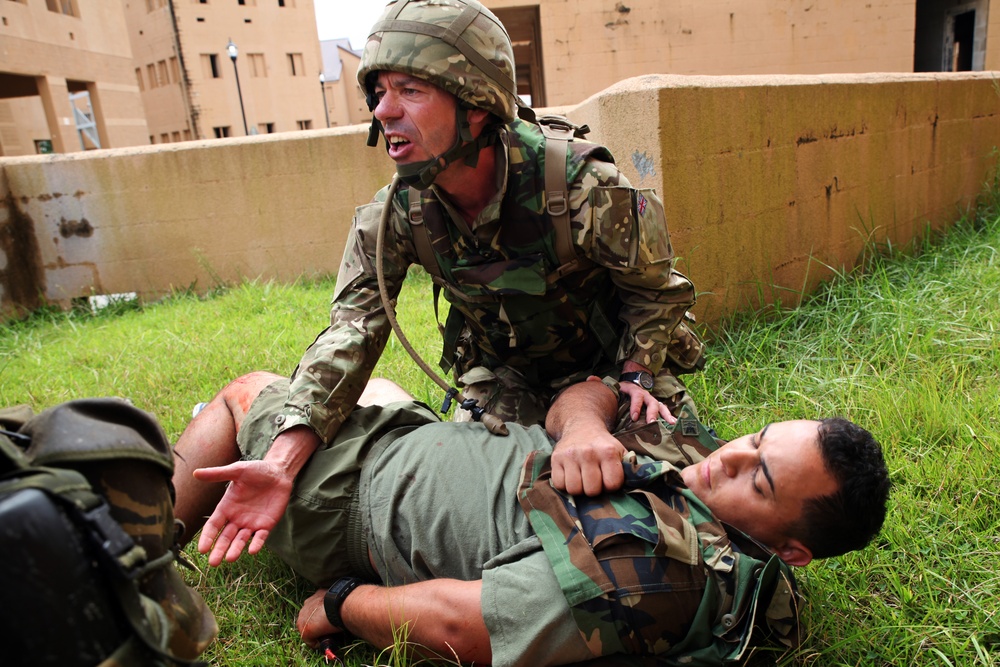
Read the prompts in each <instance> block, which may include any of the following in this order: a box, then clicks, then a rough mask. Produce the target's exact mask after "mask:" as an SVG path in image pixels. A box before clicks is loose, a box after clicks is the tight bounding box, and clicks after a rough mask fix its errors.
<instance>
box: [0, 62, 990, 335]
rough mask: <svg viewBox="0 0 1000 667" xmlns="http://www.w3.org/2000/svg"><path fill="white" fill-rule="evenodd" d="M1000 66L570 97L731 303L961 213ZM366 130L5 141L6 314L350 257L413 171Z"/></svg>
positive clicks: (1, 232)
mask: <svg viewBox="0 0 1000 667" xmlns="http://www.w3.org/2000/svg"><path fill="white" fill-rule="evenodd" d="M998 77H1000V73H966V74H947V75H945V74H928V75H922V74H870V75H819V76H743V77H706V76H696V77H692V76H643V77H638V78H635V79H629V80H627V81H623V82H621V83H619V84H617V85H615V86H613V87H611V88H609V89H607V90H605V91H604V92H602V93H600V94H598V95H596V96H594V97H592V98H590V99H589V100H587V101H585V102H584V103H582V104H580V105H579V106H577V107H574V108H571V109H569V111H568V114H569V116H570V117H571V118H572V119H573V120H575V121H577V122H586V123H588V124H589V125H590V126H591V128H593V130H594V132H593V133H592V134H591V136H590V138H591V139H593V140H595V141H599V142H602V143H605V144H606V145H607V146H609V147H610V148H611V150H612V151H613V152H614V154H615V155H616V156H617V158H618V163H619V166H620V167H621V168H622V170H623V171H624V172H625V173H626V175H627V176H628V177H629V178H630V179H631V180H632V182H633V183H634V184H636V185H638V186H643V187H655V188H656V189H657V190H658V191H659V192H660V193H661V194H662V195H663V198H664V202H665V205H666V209H667V214H668V219H669V223H670V228H671V234H672V237H673V241H674V246H675V248H676V251H677V253H678V254H679V255H680V256H682V258H683V260H682V262H681V267H680V268H681V270H682V271H684V272H685V273H688V274H689V275H690V276H691V277H692V278H693V279H694V281H695V284H696V285H697V287H698V289H699V290H700V291H701V292H702V293H703V294H702V296H701V297H700V300H699V305H698V307H697V309H696V311H697V312H698V314H699V315H700V316H702V318H703V319H708V320H712V319H714V318H716V317H718V316H719V315H721V314H723V313H725V312H730V311H732V310H734V309H739V308H743V307H746V306H747V305H748V304H749V305H757V304H756V299H757V295H758V287H759V286H760V285H761V284H763V285H765V286H770V285H775V286H777V287H778V289H777V290H774V295H777V298H782V299H784V300H786V301H794V300H795V299H796V298H797V295H798V294H799V293H800V292H801V291H802V290H803V289H805V290H809V289H812V288H813V287H814V286H815V285H816V283H817V282H818V281H819V280H821V279H823V278H825V277H827V276H829V275H830V268H829V267H834V268H839V267H842V266H850V265H852V264H853V262H854V261H855V260H856V258H857V256H858V254H859V252H860V251H861V249H862V247H863V244H864V242H865V241H866V240H868V239H871V240H875V241H886V240H888V241H891V242H892V243H894V244H897V245H903V244H905V243H907V242H908V241H910V240H911V239H912V238H914V236H918V235H920V234H922V233H924V231H925V229H926V228H927V224H928V223H929V224H930V226H931V227H932V228H939V227H941V226H943V225H945V224H947V223H948V222H950V221H952V220H954V219H955V218H956V217H957V216H958V215H959V213H960V211H961V210H963V209H964V208H966V207H968V206H969V205H970V204H971V203H972V202H973V200H974V198H975V196H976V195H977V194H978V193H979V192H980V190H981V189H982V187H983V184H984V183H985V181H986V180H987V178H988V177H989V175H990V174H991V173H992V169H993V168H994V167H995V165H996V157H995V154H994V151H993V148H994V146H1000V94H998V84H997V83H996V79H997V78H998ZM366 134H367V128H366V127H365V126H353V127H348V128H337V129H332V130H316V131H311V132H302V133H294V134H281V135H271V136H258V137H249V138H240V139H225V140H214V141H202V142H187V143H180V144H169V145H165V146H159V145H158V146H149V147H138V148H128V149H116V150H103V151H94V152H90V153H82V154H81V153H77V154H71V155H51V156H33V157H26V158H3V159H0V312H4V313H8V314H9V313H11V312H20V311H23V310H24V309H30V308H33V307H37V306H38V305H39V304H40V303H41V302H42V300H43V299H44V300H47V301H52V302H64V301H67V300H69V299H72V298H74V297H78V296H88V295H90V294H93V293H103V294H111V293H119V292H138V293H139V294H140V295H141V296H143V297H144V298H155V297H157V296H160V295H162V294H164V293H167V292H169V291H170V290H171V289H176V288H187V287H191V286H194V287H195V288H196V289H199V290H203V289H208V288H210V287H212V286H213V285H215V284H216V283H218V282H220V281H235V280H239V279H241V278H244V277H267V278H276V279H279V280H292V279H294V278H296V277H298V276H301V275H314V274H323V273H335V272H336V271H337V267H338V265H339V261H340V256H341V254H342V252H343V244H344V240H345V237H346V234H347V230H348V228H349V225H350V221H351V217H352V214H353V210H354V207H355V206H357V205H359V204H362V203H366V202H368V201H369V200H370V199H371V196H372V195H373V194H374V193H375V191H376V190H378V189H379V188H380V187H381V186H382V185H384V184H385V183H386V182H388V180H389V179H390V177H391V175H392V172H393V166H392V164H391V162H390V161H389V160H388V159H387V158H386V157H385V155H384V153H383V151H382V149H381V148H376V149H371V148H367V147H366V146H365V137H366ZM765 291H766V292H768V293H769V294H770V293H771V290H769V289H768V290H765Z"/></svg>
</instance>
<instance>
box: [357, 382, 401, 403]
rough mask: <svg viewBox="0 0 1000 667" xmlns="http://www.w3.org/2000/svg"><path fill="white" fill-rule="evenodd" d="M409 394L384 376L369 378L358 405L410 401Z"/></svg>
mask: <svg viewBox="0 0 1000 667" xmlns="http://www.w3.org/2000/svg"><path fill="white" fill-rule="evenodd" d="M412 400H413V396H411V395H410V394H409V393H407V391H406V390H405V389H403V388H402V387H400V386H399V385H398V384H396V383H395V382H393V381H392V380H386V379H385V378H371V379H370V380H368V384H366V385H365V390H364V391H363V392H362V393H361V397H360V398H359V399H358V405H360V406H362V407H363V406H366V405H388V404H389V403H395V402H396V401H412Z"/></svg>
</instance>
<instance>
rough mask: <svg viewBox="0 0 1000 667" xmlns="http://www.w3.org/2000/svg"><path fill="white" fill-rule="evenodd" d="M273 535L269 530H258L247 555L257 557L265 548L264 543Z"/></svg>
mask: <svg viewBox="0 0 1000 667" xmlns="http://www.w3.org/2000/svg"><path fill="white" fill-rule="evenodd" d="M270 534H271V531H269V530H258V531H257V532H256V533H254V536H253V541H252V542H250V548H249V549H247V553H248V554H250V555H251V556H256V555H257V554H258V553H260V550H261V549H263V548H264V542H266V541H267V536H268V535H270Z"/></svg>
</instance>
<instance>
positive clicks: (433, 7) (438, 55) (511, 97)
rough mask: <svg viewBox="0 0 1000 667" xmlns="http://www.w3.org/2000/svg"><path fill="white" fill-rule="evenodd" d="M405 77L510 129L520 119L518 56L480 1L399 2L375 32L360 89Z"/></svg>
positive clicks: (362, 67) (363, 60)
mask: <svg viewBox="0 0 1000 667" xmlns="http://www.w3.org/2000/svg"><path fill="white" fill-rule="evenodd" d="M381 70H387V71H393V72H402V73H404V74H409V75H412V76H416V77H419V78H421V79H425V80H427V81H430V82H431V83H433V84H435V85H437V86H439V87H441V88H443V89H444V90H447V91H448V92H449V93H451V94H452V95H454V96H455V97H457V98H458V99H460V100H462V101H463V102H465V103H466V104H467V105H469V106H472V107H475V108H478V109H485V110H487V111H489V112H491V113H493V114H495V115H496V116H497V117H498V118H500V120H502V121H503V122H505V123H508V122H510V121H512V120H514V117H515V116H516V115H517V86H516V84H515V79H514V50H513V47H512V46H511V43H510V37H509V36H508V35H507V31H506V29H504V27H503V24H501V23H500V20H499V19H497V17H496V16H494V15H493V13H492V12H491V11H490V10H488V9H486V8H485V7H483V6H482V5H481V4H479V3H478V2H477V1H476V0H395V1H394V2H390V3H389V5H388V6H387V7H386V10H385V12H384V13H383V15H382V18H381V19H380V20H379V21H377V22H376V23H375V25H374V26H372V29H371V34H370V35H369V36H368V42H367V44H365V50H364V53H363V54H362V55H361V65H360V66H359V67H358V83H360V84H361V87H362V88H363V89H364V90H365V92H366V93H367V94H368V96H369V106H370V107H371V108H372V109H374V106H372V104H371V103H372V99H371V95H372V90H371V88H372V86H371V83H372V82H370V81H368V75H369V74H371V73H373V72H378V71H381Z"/></svg>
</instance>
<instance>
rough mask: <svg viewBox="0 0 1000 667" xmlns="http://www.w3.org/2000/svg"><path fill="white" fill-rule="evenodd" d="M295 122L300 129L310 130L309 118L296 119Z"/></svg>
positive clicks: (311, 123)
mask: <svg viewBox="0 0 1000 667" xmlns="http://www.w3.org/2000/svg"><path fill="white" fill-rule="evenodd" d="M295 123H296V124H297V125H298V126H299V129H300V130H311V129H312V127H313V122H312V121H311V120H297V121H295Z"/></svg>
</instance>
